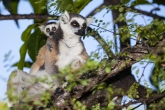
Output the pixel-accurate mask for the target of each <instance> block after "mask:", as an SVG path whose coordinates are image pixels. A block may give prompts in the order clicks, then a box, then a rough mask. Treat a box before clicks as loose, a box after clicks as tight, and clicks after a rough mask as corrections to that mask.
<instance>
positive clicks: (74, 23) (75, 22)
mask: <svg viewBox="0 0 165 110" xmlns="http://www.w3.org/2000/svg"><path fill="white" fill-rule="evenodd" d="M71 25H72V26H73V27H79V24H78V22H77V21H73V22H71Z"/></svg>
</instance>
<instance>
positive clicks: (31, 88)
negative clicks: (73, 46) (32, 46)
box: [7, 22, 59, 107]
mask: <svg viewBox="0 0 165 110" xmlns="http://www.w3.org/2000/svg"><path fill="white" fill-rule="evenodd" d="M39 28H40V30H41V31H43V32H44V34H45V35H46V36H47V37H48V39H47V42H46V44H45V45H44V46H43V47H42V48H41V49H40V50H39V54H38V56H37V60H36V62H37V63H34V64H33V65H32V68H31V71H30V74H28V73H26V72H24V71H21V70H16V71H13V72H12V73H11V75H10V76H9V79H8V84H7V94H8V106H9V107H12V106H13V105H14V104H18V103H19V102H26V100H27V101H36V100H39V98H40V97H41V95H42V94H43V93H44V92H45V91H46V90H50V88H51V87H52V88H51V90H52V92H54V90H55V89H56V88H57V87H58V86H59V81H58V80H57V79H56V80H55V79H52V75H50V74H47V73H46V71H45V70H44V63H45V56H44V55H45V52H51V45H52V44H51V39H52V37H53V35H54V34H55V32H56V30H57V28H58V23H56V22H48V23H47V24H45V25H41V26H39ZM39 78H40V79H43V80H46V81H44V83H42V82H40V81H38V79H39ZM23 92H24V93H25V94H24V95H22V93H23ZM12 96H14V97H17V98H18V99H16V100H17V101H16V100H15V101H13V100H12ZM24 97H26V98H24ZM18 100H19V101H18Z"/></svg>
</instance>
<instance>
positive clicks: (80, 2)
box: [74, 0, 91, 13]
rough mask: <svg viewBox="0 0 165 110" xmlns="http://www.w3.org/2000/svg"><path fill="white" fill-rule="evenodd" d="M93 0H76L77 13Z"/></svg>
mask: <svg viewBox="0 0 165 110" xmlns="http://www.w3.org/2000/svg"><path fill="white" fill-rule="evenodd" d="M89 2H91V0H76V1H75V2H74V6H75V8H76V10H77V13H80V12H81V11H82V9H83V8H84V7H85V6H86V5H87V4H88V3H89Z"/></svg>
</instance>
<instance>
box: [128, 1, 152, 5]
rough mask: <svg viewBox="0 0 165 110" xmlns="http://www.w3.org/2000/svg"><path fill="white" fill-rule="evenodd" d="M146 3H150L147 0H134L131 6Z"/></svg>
mask: <svg viewBox="0 0 165 110" xmlns="http://www.w3.org/2000/svg"><path fill="white" fill-rule="evenodd" d="M143 4H144V5H145V4H150V2H148V1H147V0H135V1H133V2H132V4H131V6H132V5H133V6H136V5H143Z"/></svg>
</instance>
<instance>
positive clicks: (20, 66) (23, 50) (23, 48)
mask: <svg viewBox="0 0 165 110" xmlns="http://www.w3.org/2000/svg"><path fill="white" fill-rule="evenodd" d="M26 51H27V44H26V43H24V44H23V45H22V46H21V48H20V60H19V62H18V65H17V66H18V69H20V70H23V67H24V63H25V62H24V60H25V56H26Z"/></svg>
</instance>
